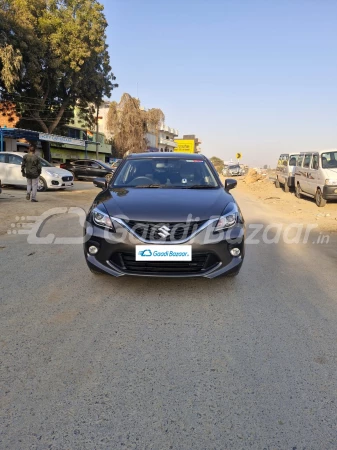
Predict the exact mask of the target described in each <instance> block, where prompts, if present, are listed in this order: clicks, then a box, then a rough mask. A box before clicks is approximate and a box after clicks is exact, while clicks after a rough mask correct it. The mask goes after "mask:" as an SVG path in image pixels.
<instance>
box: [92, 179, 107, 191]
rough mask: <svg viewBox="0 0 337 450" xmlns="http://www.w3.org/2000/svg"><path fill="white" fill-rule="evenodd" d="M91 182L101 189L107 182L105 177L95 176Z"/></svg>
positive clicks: (105, 186) (104, 187)
mask: <svg viewBox="0 0 337 450" xmlns="http://www.w3.org/2000/svg"><path fill="white" fill-rule="evenodd" d="M93 183H94V185H95V186H96V187H98V188H101V189H106V188H107V186H108V183H107V181H106V179H105V178H95V179H94V181H93Z"/></svg>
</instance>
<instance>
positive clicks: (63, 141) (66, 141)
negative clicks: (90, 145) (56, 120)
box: [39, 133, 85, 147]
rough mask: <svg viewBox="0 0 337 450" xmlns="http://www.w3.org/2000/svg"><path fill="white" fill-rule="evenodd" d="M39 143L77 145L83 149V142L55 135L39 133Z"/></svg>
mask: <svg viewBox="0 0 337 450" xmlns="http://www.w3.org/2000/svg"><path fill="white" fill-rule="evenodd" d="M39 139H40V141H49V142H58V143H59V144H70V145H79V146H81V147H85V141H83V140H82V139H73V138H70V137H67V136H58V135H57V134H48V133H39Z"/></svg>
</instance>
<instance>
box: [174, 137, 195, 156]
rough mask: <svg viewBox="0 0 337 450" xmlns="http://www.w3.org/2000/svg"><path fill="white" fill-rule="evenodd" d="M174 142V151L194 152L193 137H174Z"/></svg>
mask: <svg viewBox="0 0 337 450" xmlns="http://www.w3.org/2000/svg"><path fill="white" fill-rule="evenodd" d="M174 142H175V143H176V144H177V146H178V147H176V148H175V149H174V152H179V153H194V146H195V143H194V140H193V139H176V140H175V141H174Z"/></svg>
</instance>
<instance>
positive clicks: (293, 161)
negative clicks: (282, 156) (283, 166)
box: [289, 155, 299, 167]
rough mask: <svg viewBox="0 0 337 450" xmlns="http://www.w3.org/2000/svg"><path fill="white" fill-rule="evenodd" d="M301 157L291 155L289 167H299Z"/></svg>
mask: <svg viewBox="0 0 337 450" xmlns="http://www.w3.org/2000/svg"><path fill="white" fill-rule="evenodd" d="M298 158H299V155H291V156H290V159H289V166H292V167H293V166H297V161H298Z"/></svg>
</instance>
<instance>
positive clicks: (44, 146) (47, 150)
mask: <svg viewBox="0 0 337 450" xmlns="http://www.w3.org/2000/svg"><path fill="white" fill-rule="evenodd" d="M41 145H42V152H43V157H44V159H45V160H47V161H48V162H51V152H50V142H49V141H41Z"/></svg>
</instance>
